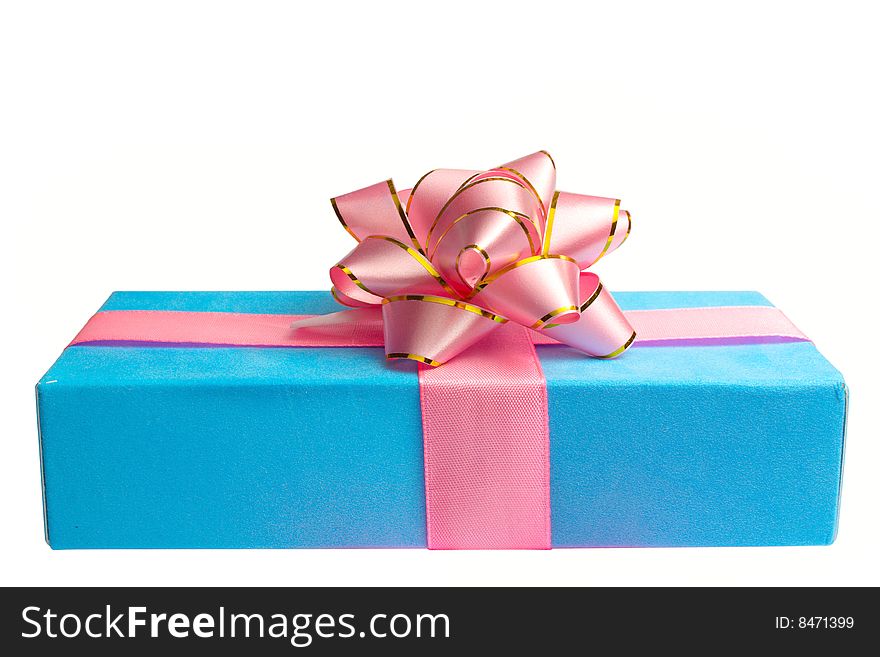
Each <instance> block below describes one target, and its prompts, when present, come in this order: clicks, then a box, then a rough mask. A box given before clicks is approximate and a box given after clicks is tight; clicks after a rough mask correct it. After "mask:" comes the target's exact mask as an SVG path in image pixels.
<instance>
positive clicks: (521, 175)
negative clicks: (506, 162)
mask: <svg viewBox="0 0 880 657" xmlns="http://www.w3.org/2000/svg"><path fill="white" fill-rule="evenodd" d="M541 152H542V153H543V152H544V151H541ZM550 160H551V161H552V160H553V158H550ZM553 168H554V169H555V168H556V167H555V166H554V167H553ZM496 169H500V170H502V171H510V172H511V173H512V174H514V175H516V176H518V177H520V178H522V181H523V182H524V183H525V184H526V187H527V188H528V189H529V191H530V192H532V194H534V195H535V198H536V199H538V205H540V206H541V209H542V210H543V211H544V212H547V206H546V205H544V201H542V200H541V195H540V194H538V190H537V189H535V186H534V185H533V184H532V181H531V180H529V179H528V178H526V177H525V176H524V175H523V174H522V173H521V172H520V171H517V170H516V169H514V168H513V167H496Z"/></svg>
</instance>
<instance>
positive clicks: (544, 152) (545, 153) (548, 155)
mask: <svg viewBox="0 0 880 657" xmlns="http://www.w3.org/2000/svg"><path fill="white" fill-rule="evenodd" d="M538 152H539V153H543V154H544V155H546V156H547V157H548V158H549V159H550V164H552V165H553V170H554V171H556V161H555V160H554V159H553V156H552V155H550V153H548V152H547V151H545V150H544V149H541V150H539V151H538Z"/></svg>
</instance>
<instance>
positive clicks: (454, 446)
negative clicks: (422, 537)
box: [419, 323, 551, 550]
mask: <svg viewBox="0 0 880 657" xmlns="http://www.w3.org/2000/svg"><path fill="white" fill-rule="evenodd" d="M419 388H420V392H421V403H422V425H423V434H424V443H425V495H426V503H427V521H428V547H429V548H431V549H435V550H455V549H550V547H551V541H550V458H549V450H550V436H549V431H550V430H549V412H548V408H547V386H546V381H545V379H544V373H543V371H542V370H541V364H540V362H539V360H538V357H537V354H536V353H535V347H534V344H533V343H532V339H531V336H530V334H529V331H528V330H527V329H525V328H523V327H521V326H518V325H516V324H513V323H510V324H507V325H505V326H502V327H500V328H499V329H498V330H496V331H494V332H493V333H491V334H490V335H488V336H487V337H486V338H484V339H483V341H482V342H481V343H480V348H479V349H470V350H467V351H465V352H463V353H462V354H460V355H459V356H458V357H456V358H454V359H453V360H451V361H449V362H448V363H447V364H445V365H444V366H443V367H439V368H429V367H426V366H424V365H420V366H419Z"/></svg>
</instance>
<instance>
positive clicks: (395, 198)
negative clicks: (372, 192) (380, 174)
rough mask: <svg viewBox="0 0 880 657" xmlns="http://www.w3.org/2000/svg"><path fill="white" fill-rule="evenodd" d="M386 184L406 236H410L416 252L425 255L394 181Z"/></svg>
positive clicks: (387, 181)
mask: <svg viewBox="0 0 880 657" xmlns="http://www.w3.org/2000/svg"><path fill="white" fill-rule="evenodd" d="M385 183H386V184H387V185H388V191H389V192H391V200H393V201H394V207H395V208H396V209H397V214H398V215H399V216H400V221H401V222H402V223H403V227H404V229H405V230H406V234H407V235H409V239H410V240H411V241H412V243H413V246H415V247H416V250H417V251H418V252H419V253H424V250H423V249H422V245H421V244H419V239H418V238H417V237H416V234H415V231H413V228H412V226H411V225H410V223H409V217H407V216H406V212H405V211H404V209H403V206H402V205H401V203H400V196H399V195H398V194H397V189H396V188H395V187H394V181H393V180H391V178H389V179H388V180H386V181H385Z"/></svg>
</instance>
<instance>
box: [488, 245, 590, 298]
mask: <svg viewBox="0 0 880 657" xmlns="http://www.w3.org/2000/svg"><path fill="white" fill-rule="evenodd" d="M538 260H568V261H569V262H573V263H574V264H575V265H577V264H578V262H577V260H575V259H574V258H570V257H568V256H567V255H561V254H556V253H553V254H541V255H534V256H530V257H528V258H523V259H522V260H517V261H516V262H512V263H510V264H509V265H507V266H505V267H502V268H501V269H499V270H498V271H496V272H495V273H494V274H492V275H491V276H488V277H487V278H486V279H485V280H483V282H482V283H480V285H478V286H477V287H476V288H474V292H473V294H476V293H477V292H479V291H480V290H482V289H483V288H485V287H486V286H487V285H489V283H492V282H493V281H496V280H498V279H499V278H501V277H502V276H503V275H504V274H506V273H508V272H509V271H513V270H514V269H516V268H517V267H522V266H523V265H528V264H530V263H532V262H536V261H538Z"/></svg>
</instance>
